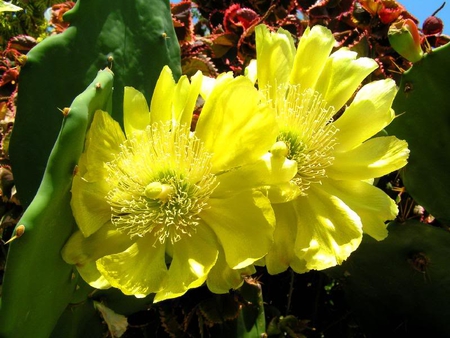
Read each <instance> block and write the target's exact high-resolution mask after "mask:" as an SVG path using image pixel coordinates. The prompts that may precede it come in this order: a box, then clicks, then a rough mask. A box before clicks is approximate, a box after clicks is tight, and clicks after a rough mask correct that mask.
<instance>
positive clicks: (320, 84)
mask: <svg viewBox="0 0 450 338" xmlns="http://www.w3.org/2000/svg"><path fill="white" fill-rule="evenodd" d="M356 56H357V53H356V52H352V51H349V50H345V49H340V50H338V51H337V52H335V53H333V54H331V56H330V57H329V58H328V59H327V61H326V63H325V66H324V68H323V70H322V73H321V74H320V76H319V79H318V81H317V83H316V86H315V90H316V91H318V92H319V93H320V94H321V95H322V99H323V100H325V101H326V102H327V103H328V104H329V105H330V106H333V107H334V109H335V111H339V109H341V108H342V106H343V105H344V104H345V103H346V102H347V101H348V100H349V99H350V98H351V96H352V95H353V93H354V92H355V90H356V89H357V88H358V86H359V85H360V84H361V81H362V80H364V78H366V77H367V75H369V74H370V73H371V72H372V71H373V70H375V69H377V68H378V64H377V63H376V61H375V60H373V59H370V58H365V57H363V58H359V59H356Z"/></svg>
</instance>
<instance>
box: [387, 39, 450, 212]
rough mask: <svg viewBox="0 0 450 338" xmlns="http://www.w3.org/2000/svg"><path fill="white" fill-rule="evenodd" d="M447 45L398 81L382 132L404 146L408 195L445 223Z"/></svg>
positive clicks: (449, 149)
mask: <svg viewBox="0 0 450 338" xmlns="http://www.w3.org/2000/svg"><path fill="white" fill-rule="evenodd" d="M449 57H450V45H448V44H447V45H445V46H443V47H439V48H436V49H434V50H433V51H431V52H429V53H428V54H426V55H425V56H424V58H423V59H422V60H421V61H419V62H417V63H415V64H414V65H413V67H412V68H411V69H410V70H408V71H407V72H405V73H404V74H403V77H402V81H401V84H400V89H399V92H398V94H397V96H396V98H395V101H394V104H393V108H394V109H395V112H396V113H397V114H398V115H401V116H399V117H398V118H396V119H395V120H394V121H393V122H392V123H391V124H390V125H389V126H388V128H386V129H387V131H388V132H389V133H390V134H393V135H395V136H397V137H398V138H400V139H405V140H406V141H407V142H408V144H409V149H410V150H411V155H410V158H409V160H408V165H407V166H406V167H405V168H404V169H403V171H402V178H403V184H404V185H405V187H406V189H407V191H408V193H409V194H410V195H411V196H412V197H413V198H414V199H415V200H416V201H417V202H418V203H419V204H421V205H422V206H423V207H425V209H427V211H429V212H430V213H431V214H432V215H433V216H435V217H436V218H438V219H441V220H447V221H449V220H450V209H449V208H448V200H449V198H450V176H449V175H448V172H447V167H448V165H449V164H448V163H449V162H450V155H449V154H450V139H449V137H448V135H449V134H450V127H449V124H448V112H449V111H450V101H449V100H448V98H447V95H448V92H449V82H448V74H449V73H450V64H449V62H448V59H449Z"/></svg>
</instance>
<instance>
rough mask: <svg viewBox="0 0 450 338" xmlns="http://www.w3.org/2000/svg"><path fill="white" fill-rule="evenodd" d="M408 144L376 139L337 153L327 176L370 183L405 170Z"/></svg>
mask: <svg viewBox="0 0 450 338" xmlns="http://www.w3.org/2000/svg"><path fill="white" fill-rule="evenodd" d="M408 155H409V149H408V144H407V143H406V142H405V141H402V140H399V139H397V138H396V137H395V136H384V137H375V138H372V139H370V140H368V141H366V142H364V143H363V144H361V145H360V146H359V147H357V148H354V149H353V150H350V151H348V152H345V153H336V154H335V158H334V163H333V165H332V166H330V167H328V168H327V175H328V176H329V177H330V178H333V179H336V180H366V179H369V178H374V177H381V176H383V175H386V174H389V173H391V172H393V171H395V170H398V169H400V168H402V167H404V166H405V165H406V163H407V159H408Z"/></svg>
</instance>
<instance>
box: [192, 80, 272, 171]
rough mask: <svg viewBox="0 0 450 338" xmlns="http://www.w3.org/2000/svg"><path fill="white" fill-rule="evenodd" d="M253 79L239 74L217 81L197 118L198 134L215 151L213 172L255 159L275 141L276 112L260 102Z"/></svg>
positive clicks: (206, 147) (208, 149) (209, 148)
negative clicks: (236, 76)
mask: <svg viewBox="0 0 450 338" xmlns="http://www.w3.org/2000/svg"><path fill="white" fill-rule="evenodd" d="M260 98H261V97H260V95H259V93H258V91H257V90H256V89H255V88H254V87H253V85H252V83H251V82H250V80H248V79H247V78H245V77H243V76H240V77H238V78H235V79H228V80H227V81H221V82H220V83H217V84H216V86H215V87H214V89H213V91H212V92H211V94H210V95H209V97H208V99H207V100H206V103H205V106H204V107H203V110H202V113H201V114H200V117H199V119H198V122H197V128H196V132H195V134H196V136H197V137H199V138H200V139H201V140H202V141H203V142H204V145H205V149H206V150H207V151H208V152H210V153H213V154H214V156H213V159H212V164H213V169H212V172H218V171H226V170H229V169H232V168H234V167H238V166H241V165H243V164H245V163H252V162H254V161H256V160H258V159H259V158H260V157H261V156H262V155H264V154H265V153H266V152H267V151H268V150H269V149H270V147H271V146H272V145H273V144H274V143H275V141H276V137H277V127H276V120H275V112H274V111H273V110H272V109H271V108H269V107H268V106H267V105H263V104H261V103H260Z"/></svg>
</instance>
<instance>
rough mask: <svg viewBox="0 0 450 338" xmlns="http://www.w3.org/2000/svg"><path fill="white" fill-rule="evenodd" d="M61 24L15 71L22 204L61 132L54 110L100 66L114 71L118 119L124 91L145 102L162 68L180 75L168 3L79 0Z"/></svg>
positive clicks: (14, 150)
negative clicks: (132, 91)
mask: <svg viewBox="0 0 450 338" xmlns="http://www.w3.org/2000/svg"><path fill="white" fill-rule="evenodd" d="M64 19H65V20H68V21H69V22H70V24H71V26H70V27H69V28H68V29H67V30H66V31H65V32H64V33H62V34H60V35H56V36H52V37H49V38H47V39H45V40H44V41H43V42H42V43H40V44H39V45H38V46H36V47H35V48H34V49H33V50H32V51H30V53H29V54H28V61H27V64H26V65H25V66H24V67H23V68H22V70H21V74H20V87H21V88H20V94H19V99H18V103H17V118H16V122H15V126H14V132H13V136H12V139H11V146H10V156H11V162H12V165H13V167H14V168H13V170H14V177H15V181H16V186H17V190H18V192H19V195H20V196H19V198H20V200H21V202H22V204H23V205H25V206H27V205H29V203H30V202H31V200H32V198H33V197H34V195H35V194H36V191H37V189H38V187H39V183H40V181H41V178H42V175H43V172H44V170H45V166H46V163H47V159H48V156H49V153H50V150H51V149H52V147H53V144H54V142H55V139H56V136H57V135H58V132H59V127H60V125H61V120H62V117H61V114H59V113H58V110H57V108H58V107H59V108H63V107H66V106H68V105H69V104H70V102H71V101H72V99H73V98H74V97H75V96H76V95H77V94H78V93H80V92H82V91H83V90H84V88H86V86H87V85H88V84H89V83H90V82H91V81H92V79H93V78H94V77H95V74H96V72H97V71H98V70H99V69H103V68H104V67H106V66H109V67H111V68H112V70H113V71H114V74H115V80H114V88H115V90H114V92H113V100H112V102H113V106H114V113H113V117H114V119H115V120H117V121H119V122H121V121H122V102H123V88H124V86H133V87H135V88H136V89H138V90H139V91H141V92H143V93H145V95H146V97H147V100H149V99H150V97H151V94H152V91H153V87H154V85H155V83H156V80H157V78H158V76H159V73H160V71H161V69H162V67H163V66H164V65H169V66H170V67H171V68H172V71H173V72H174V76H175V77H177V76H179V75H180V60H179V58H180V56H179V53H180V52H179V48H180V47H179V45H178V42H177V38H176V36H175V32H174V29H173V25H172V18H171V15H170V7H169V2H168V1H166V0H134V1H129V0H96V1H87V0H79V1H77V3H76V5H75V7H74V8H73V9H72V10H71V11H69V12H67V13H66V14H65V16H64ZM31 168H32V169H33V170H31Z"/></svg>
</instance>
